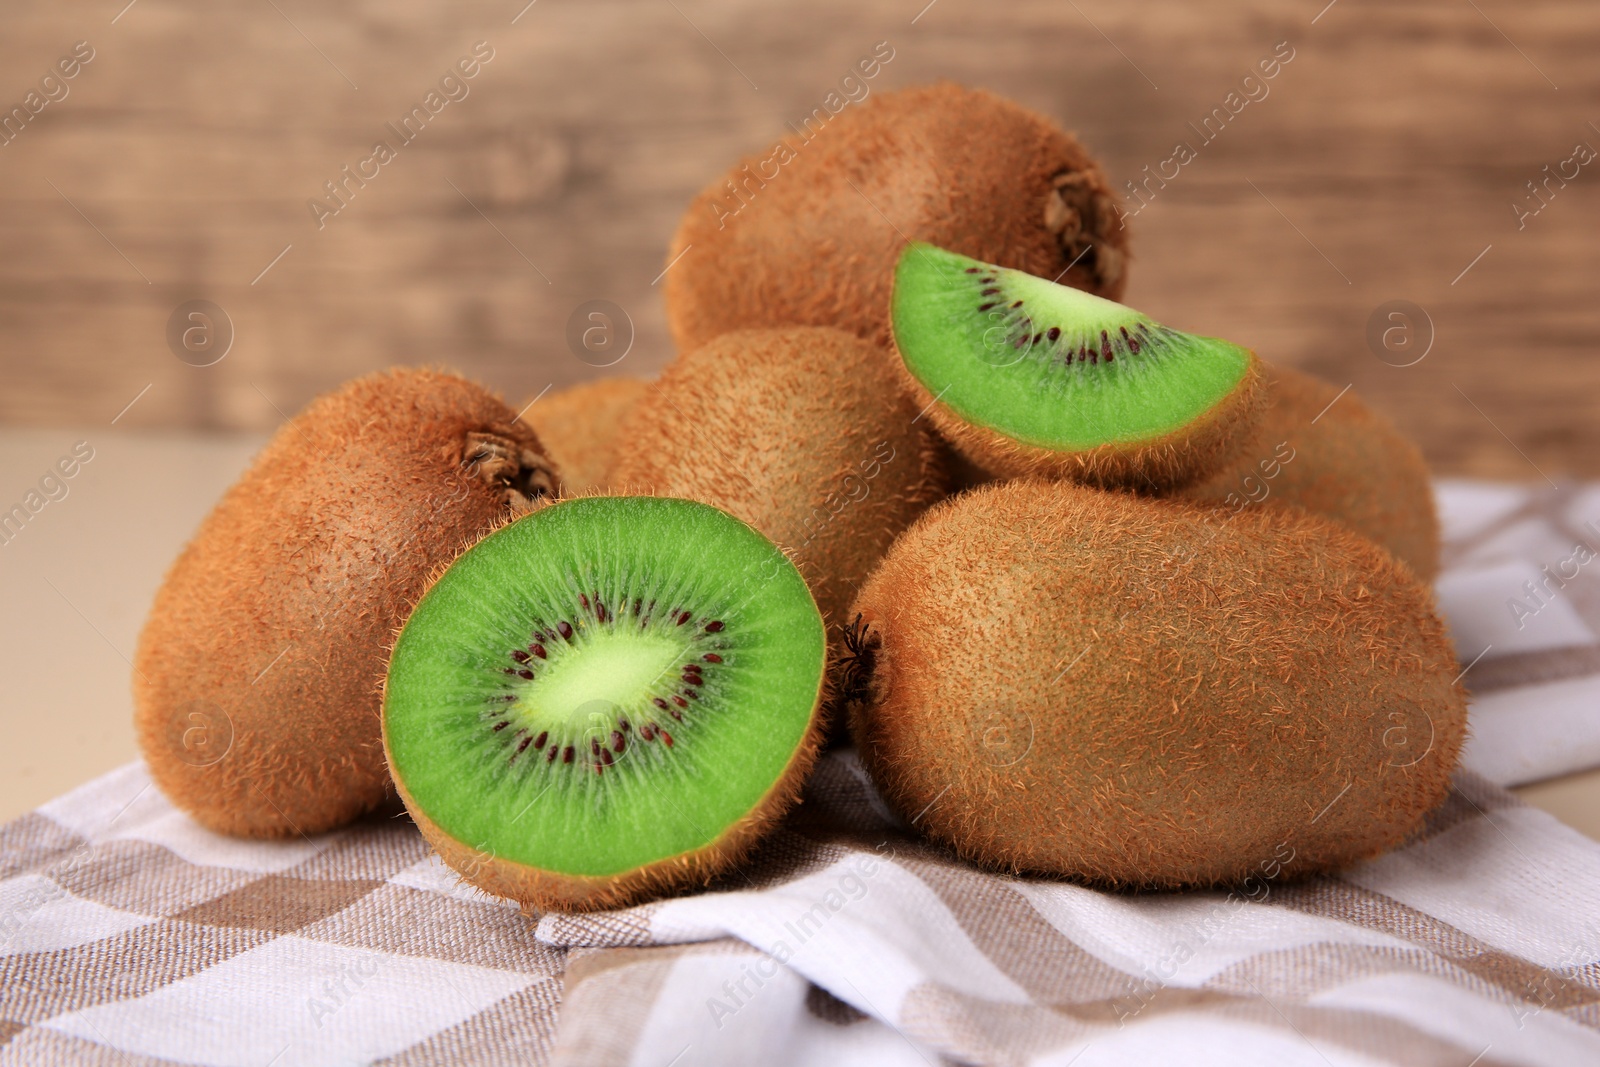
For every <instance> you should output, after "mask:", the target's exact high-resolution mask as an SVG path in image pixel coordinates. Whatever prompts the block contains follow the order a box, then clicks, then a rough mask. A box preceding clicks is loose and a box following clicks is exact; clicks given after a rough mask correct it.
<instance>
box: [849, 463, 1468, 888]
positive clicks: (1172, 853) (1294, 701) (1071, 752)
mask: <svg viewBox="0 0 1600 1067" xmlns="http://www.w3.org/2000/svg"><path fill="white" fill-rule="evenodd" d="M856 610H857V611H858V613H859V617H860V624H859V630H858V633H857V639H856V640H857V645H858V648H859V649H861V652H860V657H861V666H860V669H859V670H858V671H857V672H856V676H855V678H854V679H853V682H852V684H851V685H850V686H849V689H850V692H849V693H848V694H847V697H848V701H849V705H850V714H851V729H852V734H853V736H854V738H855V740H856V743H857V745H858V746H859V749H860V752H861V756H862V761H863V764H864V765H865V767H866V769H867V771H868V773H869V775H870V776H871V777H872V779H873V781H874V782H875V783H876V784H877V785H878V787H879V789H880V790H881V791H882V792H883V794H884V796H885V799H886V800H888V802H889V803H890V805H891V806H892V807H894V808H895V809H896V810H898V811H899V812H901V813H902V815H904V816H905V817H907V818H908V819H910V818H913V817H914V818H915V820H916V822H915V825H916V827H917V829H918V830H920V831H922V832H924V833H926V834H927V835H928V836H929V837H931V838H933V839H934V840H936V841H939V842H942V843H944V844H946V845H947V846H949V847H951V848H952V849H953V850H954V851H956V852H957V853H958V854H960V855H962V856H963V857H965V858H967V859H969V860H971V861H973V862H975V863H978V864H980V865H983V866H985V867H988V868H991V869H996V870H1001V871H1007V872H1011V873H1042V874H1049V875H1055V876H1062V877H1068V878H1073V879H1075V880H1079V881H1083V882H1087V883H1089V884H1094V885H1103V886H1109V887H1121V888H1157V889H1170V888H1183V887H1199V886H1209V885H1218V884H1230V883H1238V882H1240V881H1241V880H1243V879H1245V878H1247V877H1249V876H1251V875H1255V876H1257V877H1260V876H1261V872H1262V870H1264V869H1265V868H1263V867H1262V866H1261V865H1262V864H1264V863H1271V862H1272V861H1274V860H1277V861H1282V860H1283V859H1284V857H1285V856H1286V855H1288V854H1289V853H1290V852H1292V854H1293V857H1294V858H1293V859H1292V861H1290V862H1287V863H1281V871H1279V870H1277V869H1276V868H1275V869H1274V874H1273V877H1279V878H1282V879H1284V880H1289V879H1298V878H1301V877H1305V876H1308V875H1311V874H1315V873H1318V872H1323V871H1328V870H1335V869H1338V868H1341V867H1344V866H1347V865H1349V864H1352V863H1356V862H1359V861H1361V860H1364V859H1367V858H1370V857H1372V856H1375V855H1377V854H1379V853H1381V852H1383V851H1385V850H1386V849H1388V848H1390V847H1392V846H1394V845H1395V844H1397V843H1399V842H1400V841H1401V840H1403V839H1404V838H1406V837H1407V836H1408V835H1409V834H1411V833H1413V832H1414V831H1415V830H1416V829H1417V828H1418V827H1419V825H1420V823H1421V820H1422V819H1423V817H1424V816H1425V815H1426V814H1427V812H1428V811H1430V810H1431V809H1433V808H1434V807H1435V806H1437V804H1438V803H1440V802H1441V801H1442V800H1443V799H1444V797H1445V796H1446V795H1447V793H1448V790H1449V788H1450V786H1449V775H1450V772H1451V770H1452V768H1453V767H1454V764H1455V761H1456V757H1457V754H1458V752H1459V749H1460V745H1461V743H1462V741H1463V739H1464V735H1465V733H1466V706H1465V692H1464V690H1462V688H1461V686H1460V684H1459V680H1458V673H1459V672H1458V668H1457V664H1456V660H1455V656H1454V653H1453V651H1452V649H1451V646H1450V643H1449V639H1448V636H1447V634H1446V632H1445V630H1444V627H1443V624H1442V623H1441V622H1440V621H1439V619H1438V618H1437V616H1436V614H1435V613H1434V607H1433V601H1432V597H1431V595H1430V594H1429V592H1428V590H1427V588H1426V587H1425V586H1423V585H1421V584H1420V583H1419V582H1417V581H1416V579H1415V577H1414V576H1413V575H1412V574H1411V572H1410V571H1409V570H1408V569H1407V568H1405V567H1404V566H1402V565H1400V564H1398V563H1396V562H1395V561H1394V559H1393V558H1392V557H1390V556H1389V554H1388V553H1387V552H1385V551H1383V550H1382V549H1380V548H1378V547H1377V546H1375V545H1372V544H1371V543H1370V542H1368V541H1366V540H1365V539H1364V538H1361V537H1359V536H1358V535H1356V534H1354V533H1352V532H1350V531H1349V530H1347V529H1345V528H1344V527H1342V526H1340V525H1339V524H1337V523H1334V522H1332V521H1330V520H1326V519H1323V518H1320V517H1318V516H1314V515H1309V514H1306V513H1303V512H1299V511H1294V510H1290V509H1268V508H1259V509H1252V510H1249V511H1246V512H1244V513H1242V514H1240V515H1238V516H1235V517H1234V518H1233V519H1232V520H1231V521H1230V522H1227V523H1218V522H1217V521H1216V519H1215V518H1214V516H1213V513H1212V512H1211V510H1210V509H1201V508H1197V507H1194V506H1192V505H1185V504H1182V503H1179V502H1173V501H1166V500H1154V499H1149V498H1143V497H1137V496H1132V495H1127V494H1110V493H1102V492H1098V491H1095V490H1091V489H1086V488H1081V487H1077V486H1073V485H1070V484H1065V483H1041V482H1034V483H1023V482H1014V483H1010V484H1007V485H998V486H989V487H982V488H978V489H973V490H970V491H968V492H967V493H965V494H963V495H962V496H959V497H955V498H952V499H951V500H949V501H946V502H945V503H944V504H941V505H939V506H938V507H937V508H934V509H933V510H931V511H930V512H929V513H928V514H926V515H925V516H924V517H923V518H922V519H921V520H920V521H919V522H918V523H917V524H916V525H915V526H914V527H912V529H910V530H909V531H907V532H906V533H905V534H904V535H903V536H902V537H901V539H900V541H899V542H897V543H896V545H895V548H894V550H893V551H891V552H890V554H889V555H888V556H887V557H886V558H885V560H884V562H883V564H882V565H881V566H880V567H879V569H878V571H877V572H876V573H875V574H874V575H873V577H872V579H871V580H870V581H869V582H868V583H867V585H866V587H865V588H863V590H862V593H861V596H860V597H859V598H858V600H857V604H856ZM1129 620H1131V621H1129ZM974 650H981V654H980V653H979V652H976V651H974ZM1080 653H1082V655H1081V658H1075V657H1079V656H1080ZM952 661H955V662H952ZM1063 668H1067V669H1065V670H1063ZM1390 711H1395V712H1397V713H1399V714H1401V718H1402V721H1401V722H1400V724H1399V725H1400V726H1401V728H1402V729H1409V730H1410V731H1411V732H1410V733H1409V734H1402V735H1394V734H1393V733H1392V730H1393V728H1394V726H1395V722H1394V721H1392V720H1391V719H1389V717H1388V714H1387V713H1388V712H1390ZM990 714H1001V716H1002V719H1001V721H1002V723H1003V724H1004V725H1006V727H1007V728H1008V729H1011V730H1014V731H1021V730H1023V729H1024V726H1025V728H1026V730H1027V731H1028V732H1027V737H1028V738H1029V747H1027V749H1026V751H1025V752H1024V753H1023V754H1022V755H1021V756H1020V757H1019V758H1017V759H1015V760H1013V761H1010V762H1007V761H1005V760H996V761H988V760H985V759H983V758H982V755H983V753H982V751H981V749H980V748H979V742H980V740H981V739H980V737H979V736H977V733H978V732H979V731H980V730H981V728H982V727H981V724H983V723H986V722H987V721H988V719H987V718H986V716H987V715H990ZM1424 725H1426V726H1427V728H1428V730H1429V734H1428V740H1429V744H1428V746H1427V747H1426V749H1425V751H1424V752H1423V754H1422V755H1421V756H1420V757H1413V753H1416V752H1417V751H1418V750H1419V749H1421V748H1422V747H1423V746H1422V742H1420V741H1417V742H1415V743H1414V745H1413V747H1411V748H1407V749H1404V750H1403V751H1401V752H1399V753H1397V752H1396V750H1395V748H1394V747H1392V746H1393V745H1394V743H1395V740H1394V739H1395V736H1400V737H1401V738H1402V742H1403V743H1410V742H1405V738H1412V739H1415V738H1418V737H1420V731H1421V729H1422V727H1423V726H1424ZM1018 736H1020V733H1019V734H1018ZM1007 758H1008V759H1009V758H1010V753H1009V752H1008V753H1007ZM1280 846H1282V847H1281V848H1280Z"/></svg>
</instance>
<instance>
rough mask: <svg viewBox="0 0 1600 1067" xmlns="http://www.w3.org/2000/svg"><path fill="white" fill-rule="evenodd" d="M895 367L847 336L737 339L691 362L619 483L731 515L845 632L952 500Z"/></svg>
mask: <svg viewBox="0 0 1600 1067" xmlns="http://www.w3.org/2000/svg"><path fill="white" fill-rule="evenodd" d="M926 425H927V424H926V423H925V422H921V421H919V420H918V412H917V409H916V407H915V406H914V405H913V404H912V403H911V401H910V400H909V399H907V398H906V397H905V396H904V395H903V394H902V392H901V391H900V388H899V385H898V379H897V375H896V373H895V370H894V368H893V365H892V360H891V359H890V358H889V357H888V355H887V353H884V352H882V351H880V350H878V349H877V348H876V347H874V346H873V345H872V344H870V343H869V342H866V341H863V340H861V339H859V338H857V337H853V336H851V335H850V334H847V333H845V332H843V331H841V330H835V329H830V328H827V327H821V326H800V327H788V328H783V329H769V330H736V331H733V332H731V333H726V334H723V335H722V336H720V337H718V338H717V339H716V340H714V341H712V342H711V343H710V344H707V345H703V346H701V347H700V348H697V349H694V350H693V351H689V352H684V353H680V354H679V355H678V356H677V358H676V359H674V360H673V361H672V362H671V363H670V364H668V366H667V368H666V369H665V371H663V373H662V375H661V378H660V380H659V381H658V382H656V384H655V386H654V387H653V388H651V389H650V390H649V391H648V392H646V394H645V395H644V397H643V398H641V399H640V400H639V402H638V404H637V405H636V406H635V407H634V409H633V412H632V414H631V415H630V416H629V419H628V423H627V426H626V427H625V429H624V433H623V439H622V440H621V441H620V442H619V444H618V453H617V462H616V465H615V466H614V467H613V469H612V471H611V474H610V479H609V480H610V483H611V484H612V485H613V486H615V487H617V488H618V489H619V490H620V489H625V490H627V491H630V492H647V493H652V494H655V495H660V496H677V497H686V498H688V499H690V500H699V501H703V502H705V503H708V504H712V505H715V506H716V507H719V508H722V509H723V510H724V511H728V512H731V513H732V514H734V515H737V516H738V517H739V518H741V519H743V520H745V521H746V522H748V523H750V524H751V525H752V526H754V527H755V528H756V529H758V530H760V531H761V532H762V533H764V534H766V535H767V536H768V537H770V538H771V539H772V540H773V541H775V542H777V543H778V544H779V545H780V546H782V547H783V548H784V549H785V550H786V551H788V552H789V553H791V554H792V556H793V557H794V560H795V563H796V564H797V565H798V566H799V568H800V573H801V574H803V575H805V578H806V581H807V582H809V583H810V585H811V591H812V593H813V595H814V596H815V597H816V600H817V604H818V606H819V607H820V608H821V609H822V614H823V617H824V618H826V619H827V620H828V622H829V624H830V625H832V626H834V627H835V628H836V632H837V627H838V626H839V625H841V624H842V623H843V622H844V621H845V611H846V609H848V608H849V606H850V601H851V600H852V599H853V598H854V597H855V594H856V591H857V590H858V589H859V587H860V585H861V583H862V582H863V581H864V580H865V579H866V577H867V575H868V574H869V573H870V572H871V570H872V568H873V566H874V565H876V564H877V562H878V560H879V559H880V558H881V557H882V556H883V553H884V552H885V551H887V550H888V548H889V544H890V543H891V542H892V541H893V540H894V538H895V535H896V534H898V533H899V532H900V531H901V530H903V529H905V528H906V527H907V526H908V525H910V523H911V521H912V520H913V519H915V518H916V517H917V516H918V515H920V514H921V513H922V512H923V510H924V509H926V508H927V507H928V506H929V505H930V504H932V503H934V502H935V501H936V500H938V499H940V498H941V497H942V496H943V493H944V467H943V459H942V453H941V451H940V445H939V444H938V442H937V441H936V439H935V438H934V437H933V436H932V435H931V434H930V433H928V432H927V430H926Z"/></svg>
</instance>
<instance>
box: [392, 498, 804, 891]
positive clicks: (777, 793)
mask: <svg viewBox="0 0 1600 1067" xmlns="http://www.w3.org/2000/svg"><path fill="white" fill-rule="evenodd" d="M824 661H825V652H824V631H823V624H822V619H821V615H820V614H819V612H818V610H817V607H816V604H815V602H814V601H813V600H812V597H811V594H810V592H809V591H808V590H807V588H806V584H805V582H804V580H803V579H802V578H801V576H800V574H799V572H798V571H797V570H796V569H795V567H794V565H793V564H792V563H790V561H789V560H788V558H787V557H786V556H784V555H783V553H782V552H781V551H780V550H779V549H778V548H777V547H775V546H774V545H773V544H772V543H771V542H770V541H768V540H767V539H766V538H765V537H763V536H762V535H761V534H759V533H757V532H756V531H755V530H754V529H753V528H751V527H750V526H748V525H746V524H745V523H743V522H741V521H739V520H737V519H735V518H733V517H732V516H730V515H727V514H726V513H724V512H721V511H719V510H717V509H716V508H713V507H710V506H708V505H704V504H699V503H694V502H690V501H687V500H678V499H672V498H653V497H582V498H576V499H572V500H569V501H566V502H563V503H560V504H557V505H552V506H550V507H548V508H545V509H542V510H540V511H538V512H535V513H533V514H530V515H528V516H526V517H525V518H523V519H519V520H518V521H516V522H513V523H511V524H509V525H507V526H504V527H502V528H501V529H499V530H497V531H495V532H494V533H492V534H490V535H489V536H488V537H486V538H484V539H483V540H482V541H481V542H479V543H478V544H477V545H475V546H474V547H473V548H471V549H469V550H468V551H467V552H465V553H464V554H463V555H462V556H461V557H460V558H458V559H457V560H456V562H455V563H453V564H452V565H451V566H450V567H449V568H448V569H447V570H446V571H445V572H444V573H443V574H442V575H441V576H440V577H439V578H438V580H437V581H436V582H435V583H434V584H433V586H432V587H431V588H430V589H429V590H428V592H427V593H426V595H424V596H423V598H422V600H421V601H420V602H419V603H418V605H417V607H416V610H415V611H414V612H413V613H412V614H411V616H410V618H409V619H408V621H407V622H406V624H405V627H404V628H403V630H402V631H401V633H400V636H399V638H398V640H397V641H396V644H395V647H394V650H393V654H392V656H391V659H390V665H389V674H388V683H387V687H386V692H385V697H384V712H383V727H384V742H385V746H386V750H387V752H388V756H389V761H390V769H391V771H392V773H393V775H394V778H395V782H396V785H397V786H398V788H399V790H400V793H401V796H402V798H403V799H404V800H405V802H406V806H407V807H408V808H409V809H410V810H411V811H412V813H413V815H414V816H416V817H417V821H418V824H419V826H421V827H422V828H423V831H424V833H425V834H427V835H428V836H429V838H430V840H432V841H433V843H434V844H435V846H436V847H438V848H439V849H440V853H441V855H442V856H443V857H444V859H445V860H446V862H448V863H451V864H452V866H455V867H456V868H457V869H458V870H460V871H461V872H462V873H463V874H464V875H466V877H467V878H468V880H469V881H472V882H474V883H475V884H478V885H480V886H481V887H483V888H485V889H488V890H489V891H491V892H495V893H497V894H498V895H501V896H507V897H511V898H513V899H517V900H519V901H521V902H522V903H523V904H524V905H531V906H535V907H545V908H585V907H600V906H610V905H615V904H620V903H626V902H628V901H631V900H634V899H638V898H640V897H642V896H646V895H649V894H650V893H652V892H654V891H658V890H664V889H668V888H682V887H683V886H684V885H686V884H687V883H689V882H693V881H704V880H705V879H706V878H708V877H710V876H712V875H714V874H715V873H717V872H718V871H720V870H722V869H724V868H725V867H726V866H727V865H729V864H730V863H732V862H734V861H735V860H737V859H738V858H739V857H740V855H741V854H742V852H743V851H744V849H745V848H746V847H748V845H750V844H751V843H753V841H754V839H755V838H756V837H757V836H759V834H760V833H761V831H762V830H764V829H765V827H766V826H767V825H769V824H770V823H771V822H772V821H773V820H775V819H776V818H777V817H778V816H779V815H781V814H782V811H783V810H784V809H786V808H787V807H788V806H789V804H790V803H792V802H793V800H794V799H795V797H796V796H797V795H798V791H799V787H800V784H801V781H802V779H803V777H804V775H805V773H806V772H807V771H808V770H809V767H810V763H811V761H812V759H813V757H814V754H815V749H816V745H817V741H818V733H819V730H818V726H819V723H818V715H817V708H818V705H819V702H820V699H821V695H822V686H823V677H824V668H825V662H824Z"/></svg>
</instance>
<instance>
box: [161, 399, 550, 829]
mask: <svg viewBox="0 0 1600 1067" xmlns="http://www.w3.org/2000/svg"><path fill="white" fill-rule="evenodd" d="M555 485H556V482H555V474H554V470H553V468H552V467H551V465H550V463H549V461H548V460H547V459H546V457H545V455H544V452H543V450H542V449H541V447H540V445H539V440H538V438H537V437H536V436H535V435H534V433H533V432H532V431H531V430H530V429H528V427H527V426H525V425H522V424H521V423H519V422H517V419H516V414H515V413H514V412H513V411H512V410H511V409H510V408H508V407H506V406H505V404H503V403H501V402H500V401H499V400H498V399H496V398H495V397H494V396H492V395H490V394H489V393H487V392H486V391H484V390H483V389H482V388H480V387H479V386H477V385H475V384H473V383H472V382H470V381H467V380H466V379H464V378H461V377H458V376H456V375H454V374H449V373H445V372H441V371H433V370H413V369H399V370H391V371H387V372H382V373H377V374H372V375H368V376H367V377H364V378H360V379H357V380H355V381H353V382H350V383H348V384H346V385H345V386H343V387H342V388H340V389H338V390H336V391H334V392H332V393H329V394H327V395H325V396H322V397H320V398H318V399H317V400H315V401H313V402H312V403H311V405H310V406H309V407H307V408H306V409H305V411H303V412H301V413H300V414H299V415H297V416H295V417H294V418H292V419H290V420H289V421H288V422H287V423H285V424H284V425H283V426H282V427H281V428H280V429H279V430H278V431H277V433H276V434H274V435H273V437H272V439H271V441H269V442H268V443H267V446H266V447H265V448H264V449H263V450H262V451H261V453H260V455H258V456H257V457H256V458H255V460H254V461H253V462H252V463H251V465H250V467H249V469H248V470H246V471H245V473H244V474H243V475H242V476H241V477H240V478H239V480H238V481H237V482H236V483H235V484H234V485H233V486H232V488H230V489H229V490H228V492H227V493H226V494H225V495H224V496H223V498H222V499H221V501H220V502H219V503H218V504H217V505H216V507H215V508H214V509H213V510H212V512H211V514H210V515H208V516H207V517H206V519H205V521H204V522H203V523H202V524H201V526H200V529H199V531H198V532H197V533H196V534H195V537H194V539H193V540H192V541H191V542H190V543H189V545H188V547H186V548H185V549H184V550H183V552H182V554H181V555H179V557H178V559H177V561H176V562H175V563H173V565H172V567H171V569H170V570H169V571H168V572H167V576H166V579H165V581H164V582H163V583H162V585H161V588H160V590H159V591H158V592H157V593H156V598H155V603H154V605H153V606H152V608H151V610H150V615H149V618H148V620H147V621H146V623H145V626H144V631H143V633H142V634H141V635H140V638H139V647H138V651H137V653H136V655H135V659H134V667H135V671H134V703H135V726H136V729H137V733H138V738H139V744H140V748H141V749H142V751H143V753H144V757H145V760H146V761H147V762H148V764H149V767H150V773H151V776H152V777H153V779H154V780H155V783H156V785H157V786H159V787H160V789H161V791H162V792H163V793H165V794H166V795H167V797H168V798H169V799H171V801H172V802H173V803H174V804H176V805H177V806H178V807H179V808H181V809H183V810H184V811H186V812H188V813H189V814H190V815H191V816H193V817H194V818H195V820H196V821H198V822H200V823H201V824H202V825H204V826H206V827H208V828H209V829H212V830H216V831H219V832H222V833H227V834H236V835H240V836H245V837H287V836H292V835H295V834H313V833H317V832H320V831H324V830H330V829H333V828H335V827H338V826H340V825H343V824H345V823H347V822H349V821H350V820H352V819H354V818H356V817H357V816H359V815H361V814H362V813H363V812H366V811H368V810H371V809H373V808H376V807H378V806H379V805H381V804H382V803H383V802H384V801H385V798H386V797H389V796H392V791H391V786H390V783H389V773H388V770H387V768H386V767H385V764H384V755H383V746H382V740H381V727H380V722H379V702H380V696H379V690H380V687H381V683H382V680H383V677H384V668H385V664H386V653H387V649H388V646H389V645H390V643H391V642H392V640H393V637H394V632H395V630H396V629H397V628H398V627H399V625H400V623H401V622H402V621H404V619H405V617H406V614H407V612H408V611H409V610H410V609H411V606H412V605H413V604H414V603H415V602H416V600H417V598H418V596H420V595H421V593H422V591H423V589H424V588H426V586H427V583H428V579H429V577H430V575H431V574H432V573H433V572H434V571H435V570H436V569H437V568H439V567H441V566H443V565H444V564H446V563H448V562H449V561H450V560H451V559H453V558H454V557H455V556H456V554H457V553H458V552H460V550H461V549H462V548H463V547H465V545H466V544H467V543H468V542H470V541H471V540H473V539H474V538H476V537H477V536H479V535H481V534H482V533H483V532H484V531H485V530H487V529H489V528H491V527H492V526H494V525H495V524H497V523H499V522H502V521H504V520H505V519H507V518H509V517H510V516H511V515H513V514H515V513H517V512H519V511H522V510H526V509H527V508H528V507H529V506H530V504H531V503H532V502H535V501H542V500H543V499H544V498H546V497H548V496H550V495H552V493H553V490H554V488H555Z"/></svg>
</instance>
